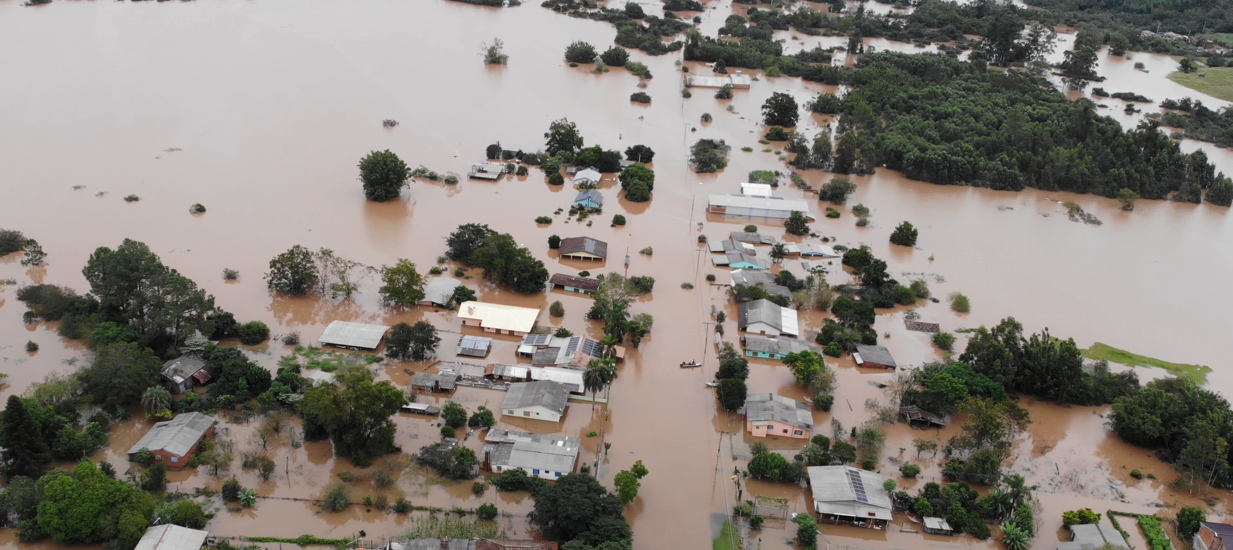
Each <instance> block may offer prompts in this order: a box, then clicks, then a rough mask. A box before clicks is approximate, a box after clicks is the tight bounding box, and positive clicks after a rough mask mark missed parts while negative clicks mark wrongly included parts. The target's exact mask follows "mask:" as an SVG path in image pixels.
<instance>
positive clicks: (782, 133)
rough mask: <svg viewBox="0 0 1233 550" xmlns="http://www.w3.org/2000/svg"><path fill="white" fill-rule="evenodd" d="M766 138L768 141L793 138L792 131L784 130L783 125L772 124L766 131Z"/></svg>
mask: <svg viewBox="0 0 1233 550" xmlns="http://www.w3.org/2000/svg"><path fill="white" fill-rule="evenodd" d="M764 137H766V139H767V140H768V141H788V140H789V139H791V138H792V133H791V132H789V131H787V130H784V129H783V126H771V128H770V130H767V131H766V136H764Z"/></svg>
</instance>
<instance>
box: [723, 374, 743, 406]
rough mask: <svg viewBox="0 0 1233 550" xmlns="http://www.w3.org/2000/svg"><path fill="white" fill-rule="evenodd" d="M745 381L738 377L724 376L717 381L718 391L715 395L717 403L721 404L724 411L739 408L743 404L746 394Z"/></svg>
mask: <svg viewBox="0 0 1233 550" xmlns="http://www.w3.org/2000/svg"><path fill="white" fill-rule="evenodd" d="M746 392H747V390H746V388H745V381H744V380H742V379H740V378H724V379H722V380H720V381H719V391H718V392H716V395H717V396H718V397H719V404H720V405H723V408H724V410H726V411H735V410H739V409H740V408H741V407H744V406H745V396H746Z"/></svg>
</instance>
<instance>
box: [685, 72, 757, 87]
mask: <svg viewBox="0 0 1233 550" xmlns="http://www.w3.org/2000/svg"><path fill="white" fill-rule="evenodd" d="M725 84H727V85H731V86H732V88H733V89H737V90H748V89H749V87H750V86H751V85H753V78H752V77H750V76H749V75H747V74H745V73H743V72H741V71H736V72H734V73H732V74H717V75H713V76H703V75H698V74H693V73H689V74H686V75H685V86H686V87H688V88H722V87H724V85H725Z"/></svg>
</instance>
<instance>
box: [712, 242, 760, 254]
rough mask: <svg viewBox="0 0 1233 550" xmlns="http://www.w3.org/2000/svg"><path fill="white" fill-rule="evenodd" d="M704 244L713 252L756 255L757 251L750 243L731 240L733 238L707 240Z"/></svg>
mask: <svg viewBox="0 0 1233 550" xmlns="http://www.w3.org/2000/svg"><path fill="white" fill-rule="evenodd" d="M706 246H707V248H708V249H710V251H711V252H714V253H720V254H749V255H750V256H757V255H758V251H757V250H755V249H754V247H753V245H752V244H748V243H745V242H741V241H737V240H733V239H724V240H722V241H719V240H715V241H708V242H707V243H706Z"/></svg>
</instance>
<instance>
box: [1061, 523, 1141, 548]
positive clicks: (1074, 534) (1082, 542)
mask: <svg viewBox="0 0 1233 550" xmlns="http://www.w3.org/2000/svg"><path fill="white" fill-rule="evenodd" d="M1067 529H1070V534H1071V538H1070V541H1069V542H1059V543H1057V547H1056V548H1057V550H1099V549H1100V548H1104V547H1105V546H1106V545H1108V546H1110V547H1112V548H1118V549H1121V550H1126V549H1127V548H1130V545H1128V544H1126V539H1125V538H1122V534H1121V533H1119V532H1117V530H1116V529H1114V528H1112V527H1109V526H1108V525H1101V524H1098V523H1097V524H1090V523H1088V524H1080V525H1071V526H1070V527H1067Z"/></svg>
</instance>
